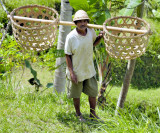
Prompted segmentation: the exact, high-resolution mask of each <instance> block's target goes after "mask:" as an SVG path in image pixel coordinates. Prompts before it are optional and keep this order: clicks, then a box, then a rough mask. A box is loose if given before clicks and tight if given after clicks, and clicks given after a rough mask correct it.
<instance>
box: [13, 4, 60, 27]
mask: <svg viewBox="0 0 160 133" xmlns="http://www.w3.org/2000/svg"><path fill="white" fill-rule="evenodd" d="M27 7H35V8H36V7H39V8H44V9H49V10H52V11H53V12H54V13H55V14H56V20H55V21H54V22H56V23H58V21H59V14H58V12H57V11H56V10H55V9H53V8H50V7H46V6H42V5H26V6H21V7H19V8H16V9H14V10H13V11H12V12H11V13H10V20H11V23H12V24H14V25H16V26H17V27H19V28H21V29H24V30H37V29H44V28H46V27H48V26H51V25H55V23H54V22H53V23H50V24H48V25H44V26H41V27H33V28H28V27H23V26H20V25H18V24H17V23H16V22H15V21H14V20H13V16H14V13H15V11H17V10H20V9H23V8H27Z"/></svg>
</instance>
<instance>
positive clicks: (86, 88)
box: [65, 10, 103, 121]
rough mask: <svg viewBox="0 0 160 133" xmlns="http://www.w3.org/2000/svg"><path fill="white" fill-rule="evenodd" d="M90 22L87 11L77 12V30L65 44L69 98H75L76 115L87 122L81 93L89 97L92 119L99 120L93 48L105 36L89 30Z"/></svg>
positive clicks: (75, 21)
mask: <svg viewBox="0 0 160 133" xmlns="http://www.w3.org/2000/svg"><path fill="white" fill-rule="evenodd" d="M89 20H90V19H89V17H88V15H87V13H86V12H85V11H83V10H79V11H77V12H76V13H75V16H74V18H73V21H74V23H75V24H76V28H75V29H73V30H72V31H71V32H70V33H69V34H68V35H67V38H66V43H65V55H66V63H67V70H66V74H67V77H68V79H69V80H68V86H67V89H68V97H69V98H73V102H74V107H75V110H76V115H77V117H78V118H79V120H80V121H85V119H84V118H83V116H82V114H81V112H80V95H81V92H83V93H85V94H87V95H88V97H89V98H88V99H89V104H90V118H92V119H93V118H97V119H99V117H98V116H97V115H96V112H95V107H96V96H97V94H98V86H97V81H96V79H95V75H96V71H95V68H94V64H93V46H96V45H97V44H98V43H99V42H100V40H101V38H102V37H103V34H102V33H101V32H100V34H99V36H98V37H97V36H96V33H95V31H94V30H93V29H90V28H87V24H88V23H89Z"/></svg>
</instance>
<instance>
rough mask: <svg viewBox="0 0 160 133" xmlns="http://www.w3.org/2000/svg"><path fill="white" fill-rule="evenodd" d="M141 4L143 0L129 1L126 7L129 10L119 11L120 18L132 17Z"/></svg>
mask: <svg viewBox="0 0 160 133" xmlns="http://www.w3.org/2000/svg"><path fill="white" fill-rule="evenodd" d="M140 3H141V0H127V1H126V2H125V5H127V8H123V9H121V10H120V11H119V14H118V16H131V15H132V13H133V11H134V8H135V7H137V6H138V5H139V4H140Z"/></svg>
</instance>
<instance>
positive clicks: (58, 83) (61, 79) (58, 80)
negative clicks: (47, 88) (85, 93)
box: [54, 0, 72, 93]
mask: <svg viewBox="0 0 160 133" xmlns="http://www.w3.org/2000/svg"><path fill="white" fill-rule="evenodd" d="M60 21H72V7H71V6H70V4H69V0H61V14H60ZM70 31H71V27H70V26H63V25H60V26H59V36H58V46H57V49H64V45H65V40H66V36H67V34H68V33H69V32H70ZM64 62H65V57H63V58H57V60H56V66H59V65H61V64H63V63H64ZM65 69H66V68H65V66H64V65H61V66H60V67H59V68H57V69H56V70H55V78H54V91H55V90H56V91H57V92H58V93H61V92H64V91H65V81H66V78H65Z"/></svg>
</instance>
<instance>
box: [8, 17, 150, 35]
mask: <svg viewBox="0 0 160 133" xmlns="http://www.w3.org/2000/svg"><path fill="white" fill-rule="evenodd" d="M7 17H8V18H10V15H8V16H7ZM13 18H14V19H17V20H26V21H32V22H39V23H48V24H49V23H55V24H57V25H66V26H75V24H74V23H73V22H69V21H59V22H58V23H57V22H56V21H54V20H45V19H35V18H28V17H21V16H13ZM87 26H88V27H89V28H96V29H102V30H103V25H95V24H87ZM106 29H107V30H109V31H120V32H128V33H135V34H145V33H146V32H147V30H135V29H127V28H118V27H112V26H106Z"/></svg>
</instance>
